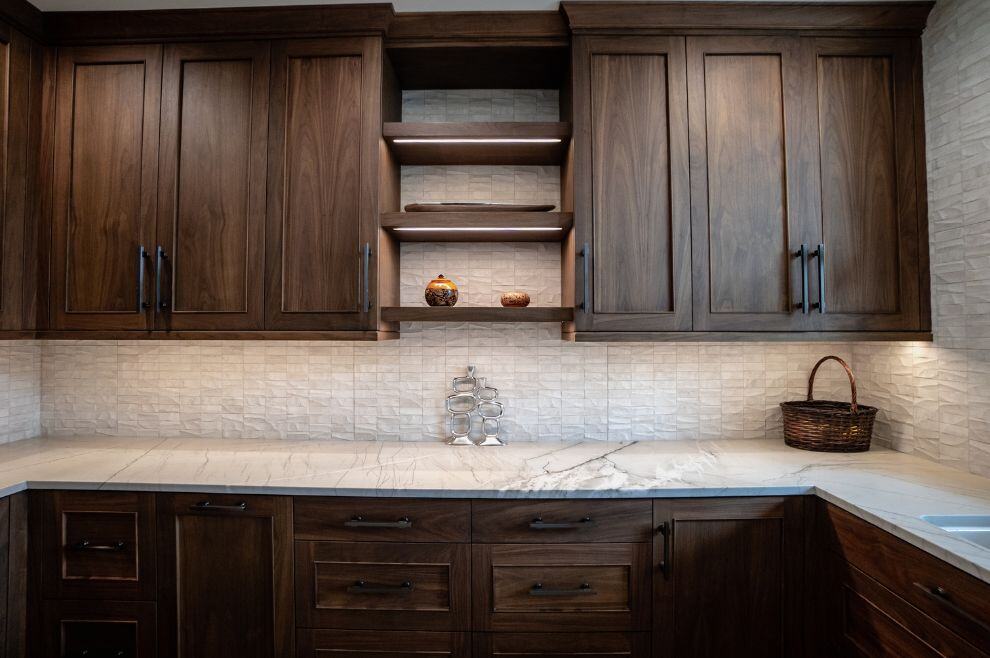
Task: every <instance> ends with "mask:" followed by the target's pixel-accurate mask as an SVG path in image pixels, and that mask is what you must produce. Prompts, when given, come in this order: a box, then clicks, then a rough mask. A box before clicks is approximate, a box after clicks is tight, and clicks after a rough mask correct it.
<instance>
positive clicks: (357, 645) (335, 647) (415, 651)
mask: <svg viewBox="0 0 990 658" xmlns="http://www.w3.org/2000/svg"><path fill="white" fill-rule="evenodd" d="M470 637H471V635H470V634H469V633H431V632H426V631H347V630H318V629H300V630H299V633H298V639H297V642H296V646H297V653H296V655H297V656H298V657H299V658H328V657H329V656H337V657H338V658H371V657H380V658H470V656H471V641H470Z"/></svg>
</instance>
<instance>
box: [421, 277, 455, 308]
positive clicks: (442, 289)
mask: <svg viewBox="0 0 990 658" xmlns="http://www.w3.org/2000/svg"><path fill="white" fill-rule="evenodd" d="M426 303H427V304H429V305H430V306H453V305H454V304H456V303H457V284H456V283H454V282H453V281H451V280H450V279H445V278H444V276H443V274H440V275H439V276H437V278H435V279H433V280H432V281H430V283H429V284H428V285H427V286H426Z"/></svg>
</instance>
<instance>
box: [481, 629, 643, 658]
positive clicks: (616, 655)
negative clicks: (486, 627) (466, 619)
mask: <svg viewBox="0 0 990 658" xmlns="http://www.w3.org/2000/svg"><path fill="white" fill-rule="evenodd" d="M474 647H475V650H474V658H539V657H540V656H545V657H546V658H649V655H650V636H649V634H648V633H475V636H474Z"/></svg>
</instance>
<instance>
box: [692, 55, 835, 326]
mask: <svg viewBox="0 0 990 658" xmlns="http://www.w3.org/2000/svg"><path fill="white" fill-rule="evenodd" d="M687 53H688V55H687V58H688V74H687V75H688V97H689V106H690V115H691V116H690V138H691V186H692V189H691V194H692V197H691V206H692V229H693V230H692V240H693V252H694V253H693V266H694V267H693V270H694V282H693V287H694V329H695V330H698V331H725V330H730V331H757V330H764V331H766V330H777V331H788V330H790V331H793V330H799V331H800V330H808V329H811V328H812V327H813V326H814V325H813V321H812V320H813V318H812V316H811V314H810V312H809V313H805V312H804V309H803V303H802V302H803V295H804V294H805V293H804V290H803V282H804V278H803V276H802V268H801V258H800V257H799V256H796V254H797V253H798V251H799V250H800V249H801V245H802V244H808V245H812V244H814V245H817V243H818V241H819V240H818V237H817V236H818V231H816V229H815V224H816V222H817V219H818V217H819V205H818V180H817V170H816V167H815V165H816V161H817V157H816V156H817V152H818V150H817V136H816V135H815V130H814V124H813V118H814V114H813V112H814V86H813V77H812V75H813V72H810V71H809V70H808V68H809V67H808V65H807V61H806V60H804V59H802V57H801V45H800V40H799V39H797V38H785V37H699V38H694V37H689V38H688V40H687ZM809 119H810V120H809ZM807 294H809V295H810V292H809V293H807ZM809 311H810V303H809Z"/></svg>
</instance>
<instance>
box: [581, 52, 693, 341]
mask: <svg viewBox="0 0 990 658" xmlns="http://www.w3.org/2000/svg"><path fill="white" fill-rule="evenodd" d="M573 68H574V117H575V149H576V150H575V155H574V195H575V196H574V225H575V231H576V236H575V237H576V240H575V249H576V250H578V252H579V253H580V252H581V251H582V250H583V246H584V245H585V244H587V245H588V246H589V249H590V254H589V256H588V257H589V258H590V263H589V265H590V279H591V280H590V281H589V282H585V276H584V271H585V262H584V259H583V258H580V257H579V258H577V270H578V273H577V282H576V287H577V291H578V292H577V295H576V299H577V303H578V304H579V305H584V306H583V308H582V309H581V310H578V311H577V312H576V317H575V324H576V327H577V329H578V330H580V331H604V330H608V329H615V330H628V331H637V330H638V331H650V330H653V331H662V330H685V329H690V328H691V286H690V276H691V274H690V266H691V255H690V214H689V206H688V194H689V189H688V175H687V163H688V160H687V157H688V152H687V149H688V143H687V123H686V122H687V116H686V113H687V94H686V87H685V78H684V40H683V39H681V38H676V37H656V38H646V39H639V38H627V37H621V38H608V39H606V38H581V39H577V40H575V47H574V55H573ZM585 290H587V291H588V294H589V295H590V299H587V300H586V299H584V297H585Z"/></svg>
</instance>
